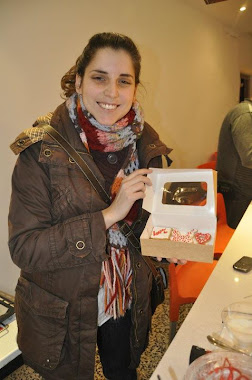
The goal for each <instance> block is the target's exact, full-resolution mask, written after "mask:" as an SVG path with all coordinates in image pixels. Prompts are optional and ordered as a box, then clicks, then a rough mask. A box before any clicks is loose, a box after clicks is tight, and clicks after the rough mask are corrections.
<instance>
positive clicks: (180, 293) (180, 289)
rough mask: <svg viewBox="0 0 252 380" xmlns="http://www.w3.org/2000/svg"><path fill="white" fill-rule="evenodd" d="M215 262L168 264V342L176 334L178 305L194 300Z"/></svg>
mask: <svg viewBox="0 0 252 380" xmlns="http://www.w3.org/2000/svg"><path fill="white" fill-rule="evenodd" d="M216 264H217V260H214V261H213V262H212V263H199V262H193V261H188V262H187V263H186V264H185V265H177V266H176V265H175V264H173V263H170V264H169V266H168V268H169V269H168V270H169V288H170V310H169V317H170V342H171V341H172V339H173V338H174V336H175V334H176V328H177V321H178V319H179V307H180V306H181V305H184V304H188V303H193V302H195V301H196V299H197V297H198V295H199V294H200V292H201V290H202V289H203V287H204V285H205V283H206V281H207V280H208V277H209V276H210V274H211V273H212V271H213V269H214V267H215V265H216Z"/></svg>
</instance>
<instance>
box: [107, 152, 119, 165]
mask: <svg viewBox="0 0 252 380" xmlns="http://www.w3.org/2000/svg"><path fill="white" fill-rule="evenodd" d="M107 160H108V162H109V163H110V164H112V165H114V164H116V163H117V161H118V158H117V155H116V154H115V153H109V155H108V156H107Z"/></svg>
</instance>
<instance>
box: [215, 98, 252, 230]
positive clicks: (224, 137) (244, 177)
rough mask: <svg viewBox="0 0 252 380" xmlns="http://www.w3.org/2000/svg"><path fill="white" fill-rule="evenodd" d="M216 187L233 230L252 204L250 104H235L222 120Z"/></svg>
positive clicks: (249, 101)
mask: <svg viewBox="0 0 252 380" xmlns="http://www.w3.org/2000/svg"><path fill="white" fill-rule="evenodd" d="M216 170H217V171H218V185H219V186H218V187H219V191H221V192H222V193H223V195H224V199H225V205H226V212H227V222H228V225H229V226H230V227H231V228H236V227H237V225H238V223H239V222H240V220H241V218H242V216H243V214H244V213H245V211H246V209H247V207H248V205H249V204H250V202H251V200H252V101H251V99H245V101H243V102H241V103H239V104H237V105H236V106H235V107H234V108H233V109H232V110H231V111H229V113H228V114H227V116H226V117H225V119H224V121H223V124H222V127H221V130H220V136H219V144H218V154H217V165H216Z"/></svg>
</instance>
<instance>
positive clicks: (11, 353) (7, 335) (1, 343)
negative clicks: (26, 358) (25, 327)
mask: <svg viewBox="0 0 252 380" xmlns="http://www.w3.org/2000/svg"><path fill="white" fill-rule="evenodd" d="M5 322H6V323H8V325H9V326H8V328H7V329H6V330H4V331H2V332H0V369H1V368H3V367H4V366H5V365H6V364H8V363H9V362H10V361H11V360H13V359H15V358H16V357H17V356H18V355H19V354H21V351H20V350H19V349H18V346H17V322H16V318H15V315H13V316H12V317H10V318H9V319H8V320H7V321H5Z"/></svg>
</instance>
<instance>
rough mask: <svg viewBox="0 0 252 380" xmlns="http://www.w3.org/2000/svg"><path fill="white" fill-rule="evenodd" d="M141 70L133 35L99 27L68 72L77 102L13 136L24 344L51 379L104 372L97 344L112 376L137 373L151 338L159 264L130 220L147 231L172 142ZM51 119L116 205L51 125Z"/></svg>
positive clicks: (13, 238)
mask: <svg viewBox="0 0 252 380" xmlns="http://www.w3.org/2000/svg"><path fill="white" fill-rule="evenodd" d="M140 67H141V57H140V54H139V52H138V49H137V47H136V45H135V44H134V42H133V41H132V40H131V39H130V38H129V37H127V36H123V35H121V34H117V33H100V34H96V35H94V36H93V37H92V38H91V39H90V41H89V43H88V45H87V46H86V47H85V49H84V51H83V53H82V54H81V56H80V57H79V58H78V59H77V61H76V64H75V65H74V66H73V67H72V68H71V69H70V70H69V71H68V72H67V74H66V75H64V77H63V78H62V82H61V85H62V89H63V91H64V94H65V97H66V101H65V102H64V103H63V104H61V105H60V106H59V107H58V108H57V109H56V110H55V112H54V113H53V115H52V114H50V115H47V116H46V117H42V118H38V119H37V121H36V122H35V123H34V127H33V128H30V129H28V130H25V131H24V132H23V133H22V134H21V135H20V136H19V137H18V138H17V139H16V141H15V142H14V143H13V144H12V148H13V151H14V152H15V153H16V154H18V153H20V156H19V158H18V160H17V164H16V166H15V169H14V172H13V182H12V185H13V186H12V197H11V205H10V213H9V226H10V230H9V231H10V232H9V235H10V238H9V247H10V253H11V256H12V259H13V261H14V262H15V263H16V264H17V265H18V266H19V267H20V268H21V269H22V271H21V276H20V278H19V281H18V285H17V287H16V298H15V303H16V305H15V306H16V317H17V323H18V338H17V341H18V345H19V348H20V350H21V351H22V354H23V357H24V360H25V362H26V363H27V364H30V366H31V367H32V368H34V369H35V370H36V371H37V372H38V373H40V374H41V375H42V376H43V377H44V378H46V379H47V380H52V379H53V380H59V379H60V380H64V379H66V380H68V379H73V380H74V379H79V378H81V379H83V380H91V379H93V377H94V361H95V350H96V343H97V345H98V349H99V354H100V359H101V363H102V367H103V372H104V375H105V377H106V378H108V379H110V380H135V379H136V378H137V371H136V369H137V367H138V365H139V361H140V357H141V354H142V352H143V351H144V349H145V348H146V346H147V344H148V335H149V329H150V324H151V310H152V309H151V303H150V299H151V297H150V294H151V288H152V272H151V271H150V269H149V267H148V266H147V265H146V263H145V261H144V259H143V258H142V256H141V255H140V254H139V251H138V250H137V249H136V247H135V246H134V247H133V246H132V245H131V244H130V242H129V239H128V238H127V235H125V234H123V233H122V232H121V229H120V226H121V223H122V224H123V226H124V227H127V228H129V226H131V228H132V230H133V231H134V233H135V234H136V236H137V237H139V236H140V234H141V232H142V231H143V229H144V226H145V224H146V220H147V218H148V215H147V212H144V210H142V199H143V198H144V197H145V188H146V186H151V181H150V179H149V178H147V177H146V175H147V174H148V173H150V172H151V170H150V169H148V167H150V166H152V167H159V166H161V163H162V159H161V156H162V155H165V156H166V157H167V154H168V153H169V152H170V151H171V149H169V148H167V147H166V146H165V145H164V144H163V143H162V142H161V141H160V140H159V137H158V135H157V133H156V132H155V131H154V129H152V127H150V126H149V125H148V124H147V123H146V122H145V121H144V117H143V112H142V110H141V107H140V105H139V103H138V102H137V101H136V98H135V97H136V89H137V86H138V84H139V75H140ZM48 122H50V124H51V126H52V127H54V128H55V130H56V131H57V132H58V133H60V134H61V135H62V136H61V137H63V138H64V139H65V140H67V141H68V142H69V143H70V144H71V145H72V147H73V148H74V149H75V150H76V151H78V153H79V155H80V156H81V157H82V159H83V160H84V161H85V163H86V165H87V167H88V168H89V170H90V172H91V173H92V174H93V176H94V177H95V178H96V180H97V181H99V182H100V184H101V186H102V188H103V189H105V191H106V192H107V194H108V198H109V199H110V201H109V202H107V203H106V202H105V201H104V200H103V199H101V197H100V195H99V194H98V193H97V192H96V191H95V190H94V189H93V188H92V187H91V185H90V183H89V181H88V180H87V179H86V177H85V176H84V175H82V173H81V171H80V170H79V167H78V166H77V165H76V164H75V161H73V160H72V158H71V157H68V155H67V153H66V151H65V150H64V149H63V148H62V145H60V144H55V141H54V140H53V139H52V138H51V137H50V136H48V135H47V134H46V133H45V129H44V127H45V123H48ZM167 159H168V157H167ZM168 161H169V159H168ZM175 260H176V259H175Z"/></svg>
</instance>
